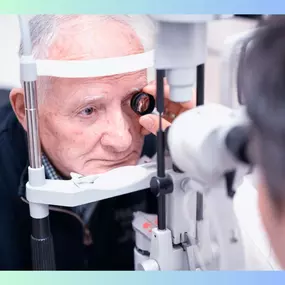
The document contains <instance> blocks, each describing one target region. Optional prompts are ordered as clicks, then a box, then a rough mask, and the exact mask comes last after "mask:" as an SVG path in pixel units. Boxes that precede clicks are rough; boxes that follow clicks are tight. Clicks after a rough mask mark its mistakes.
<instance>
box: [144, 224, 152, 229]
mask: <svg viewBox="0 0 285 285" xmlns="http://www.w3.org/2000/svg"><path fill="white" fill-rule="evenodd" d="M150 227H151V223H148V222H145V223H144V224H143V228H144V229H148V228H150Z"/></svg>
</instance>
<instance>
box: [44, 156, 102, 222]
mask: <svg viewBox="0 0 285 285" xmlns="http://www.w3.org/2000/svg"><path fill="white" fill-rule="evenodd" d="M42 163H43V166H44V168H45V173H46V178H47V179H51V180H62V179H63V178H62V177H61V176H60V175H58V174H57V172H56V170H55V168H54V167H53V166H52V164H51V163H50V161H49V159H48V158H47V157H46V156H45V155H44V154H43V155H42ZM96 204H97V203H90V204H86V205H81V206H78V207H74V208H73V211H74V212H75V213H76V214H77V215H79V216H80V217H81V218H82V219H83V221H84V222H85V223H86V224H87V223H88V221H89V219H90V217H91V215H92V213H93V211H94V209H95V207H96Z"/></svg>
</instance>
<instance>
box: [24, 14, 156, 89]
mask: <svg viewBox="0 0 285 285" xmlns="http://www.w3.org/2000/svg"><path fill="white" fill-rule="evenodd" d="M86 16H88V17H89V18H90V20H92V19H94V18H102V19H109V20H114V21H118V22H123V23H126V24H128V25H129V26H130V27H131V28H132V29H133V30H134V31H135V32H136V34H137V36H138V38H139V40H140V42H141V44H142V46H143V48H144V51H148V50H151V49H153V44H154V43H153V40H154V33H155V23H154V22H153V21H152V19H151V18H150V17H148V16H147V15H49V14H48V15H45V14H43V15H34V16H30V19H29V27H30V36H31V44H32V52H33V55H34V57H35V58H36V59H47V58H48V56H49V48H50V46H51V45H52V44H53V42H54V40H55V39H56V35H57V32H58V28H59V25H60V24H62V23H66V22H68V21H70V20H73V19H76V20H78V21H79V22H78V23H79V24H80V20H81V19H83V18H86ZM22 54H23V45H22V42H21V44H20V50H19V55H20V56H21V55H22ZM42 85H43V82H42V80H40V81H38V89H40V93H46V88H47V86H45V87H46V88H45V89H44V90H43V86H42ZM45 85H46V84H45Z"/></svg>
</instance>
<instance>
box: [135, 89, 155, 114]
mask: <svg viewBox="0 0 285 285" xmlns="http://www.w3.org/2000/svg"><path fill="white" fill-rule="evenodd" d="M131 108H132V109H133V111H134V112H135V113H137V114H138V115H140V116H142V115H146V114H150V113H152V111H153V110H154V108H155V99H154V97H153V96H152V95H150V94H147V93H144V92H139V93H136V94H135V95H134V96H133V97H132V99H131Z"/></svg>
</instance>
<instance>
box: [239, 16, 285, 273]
mask: <svg viewBox="0 0 285 285" xmlns="http://www.w3.org/2000/svg"><path fill="white" fill-rule="evenodd" d="M251 40H252V41H250V44H249V43H246V44H245V49H244V50H245V52H244V53H243V54H242V56H241V59H240V63H239V70H238V74H239V76H240V84H239V87H240V92H241V95H242V98H243V101H244V104H245V105H246V107H247V109H248V114H249V117H250V119H251V121H252V132H251V138H250V139H251V146H250V149H251V150H252V152H251V153H252V160H253V162H254V163H255V164H256V165H257V167H258V172H257V175H256V180H257V189H258V205H259V210H260V213H261V219H262V222H263V224H264V227H265V229H266V233H267V236H268V239H269V241H270V243H271V246H272V248H273V251H274V255H275V256H276V257H277V260H278V262H279V264H280V266H281V267H282V268H283V269H284V268H285V247H284V244H283V243H284V236H285V188H284V185H283V184H284V177H285V175H284V173H285V123H284V122H285V16H284V15H282V16H281V15H278V16H271V17H268V18H267V19H266V20H265V21H263V22H262V29H260V30H258V31H257V32H256V33H255V34H254V36H253V37H252V38H251Z"/></svg>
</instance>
